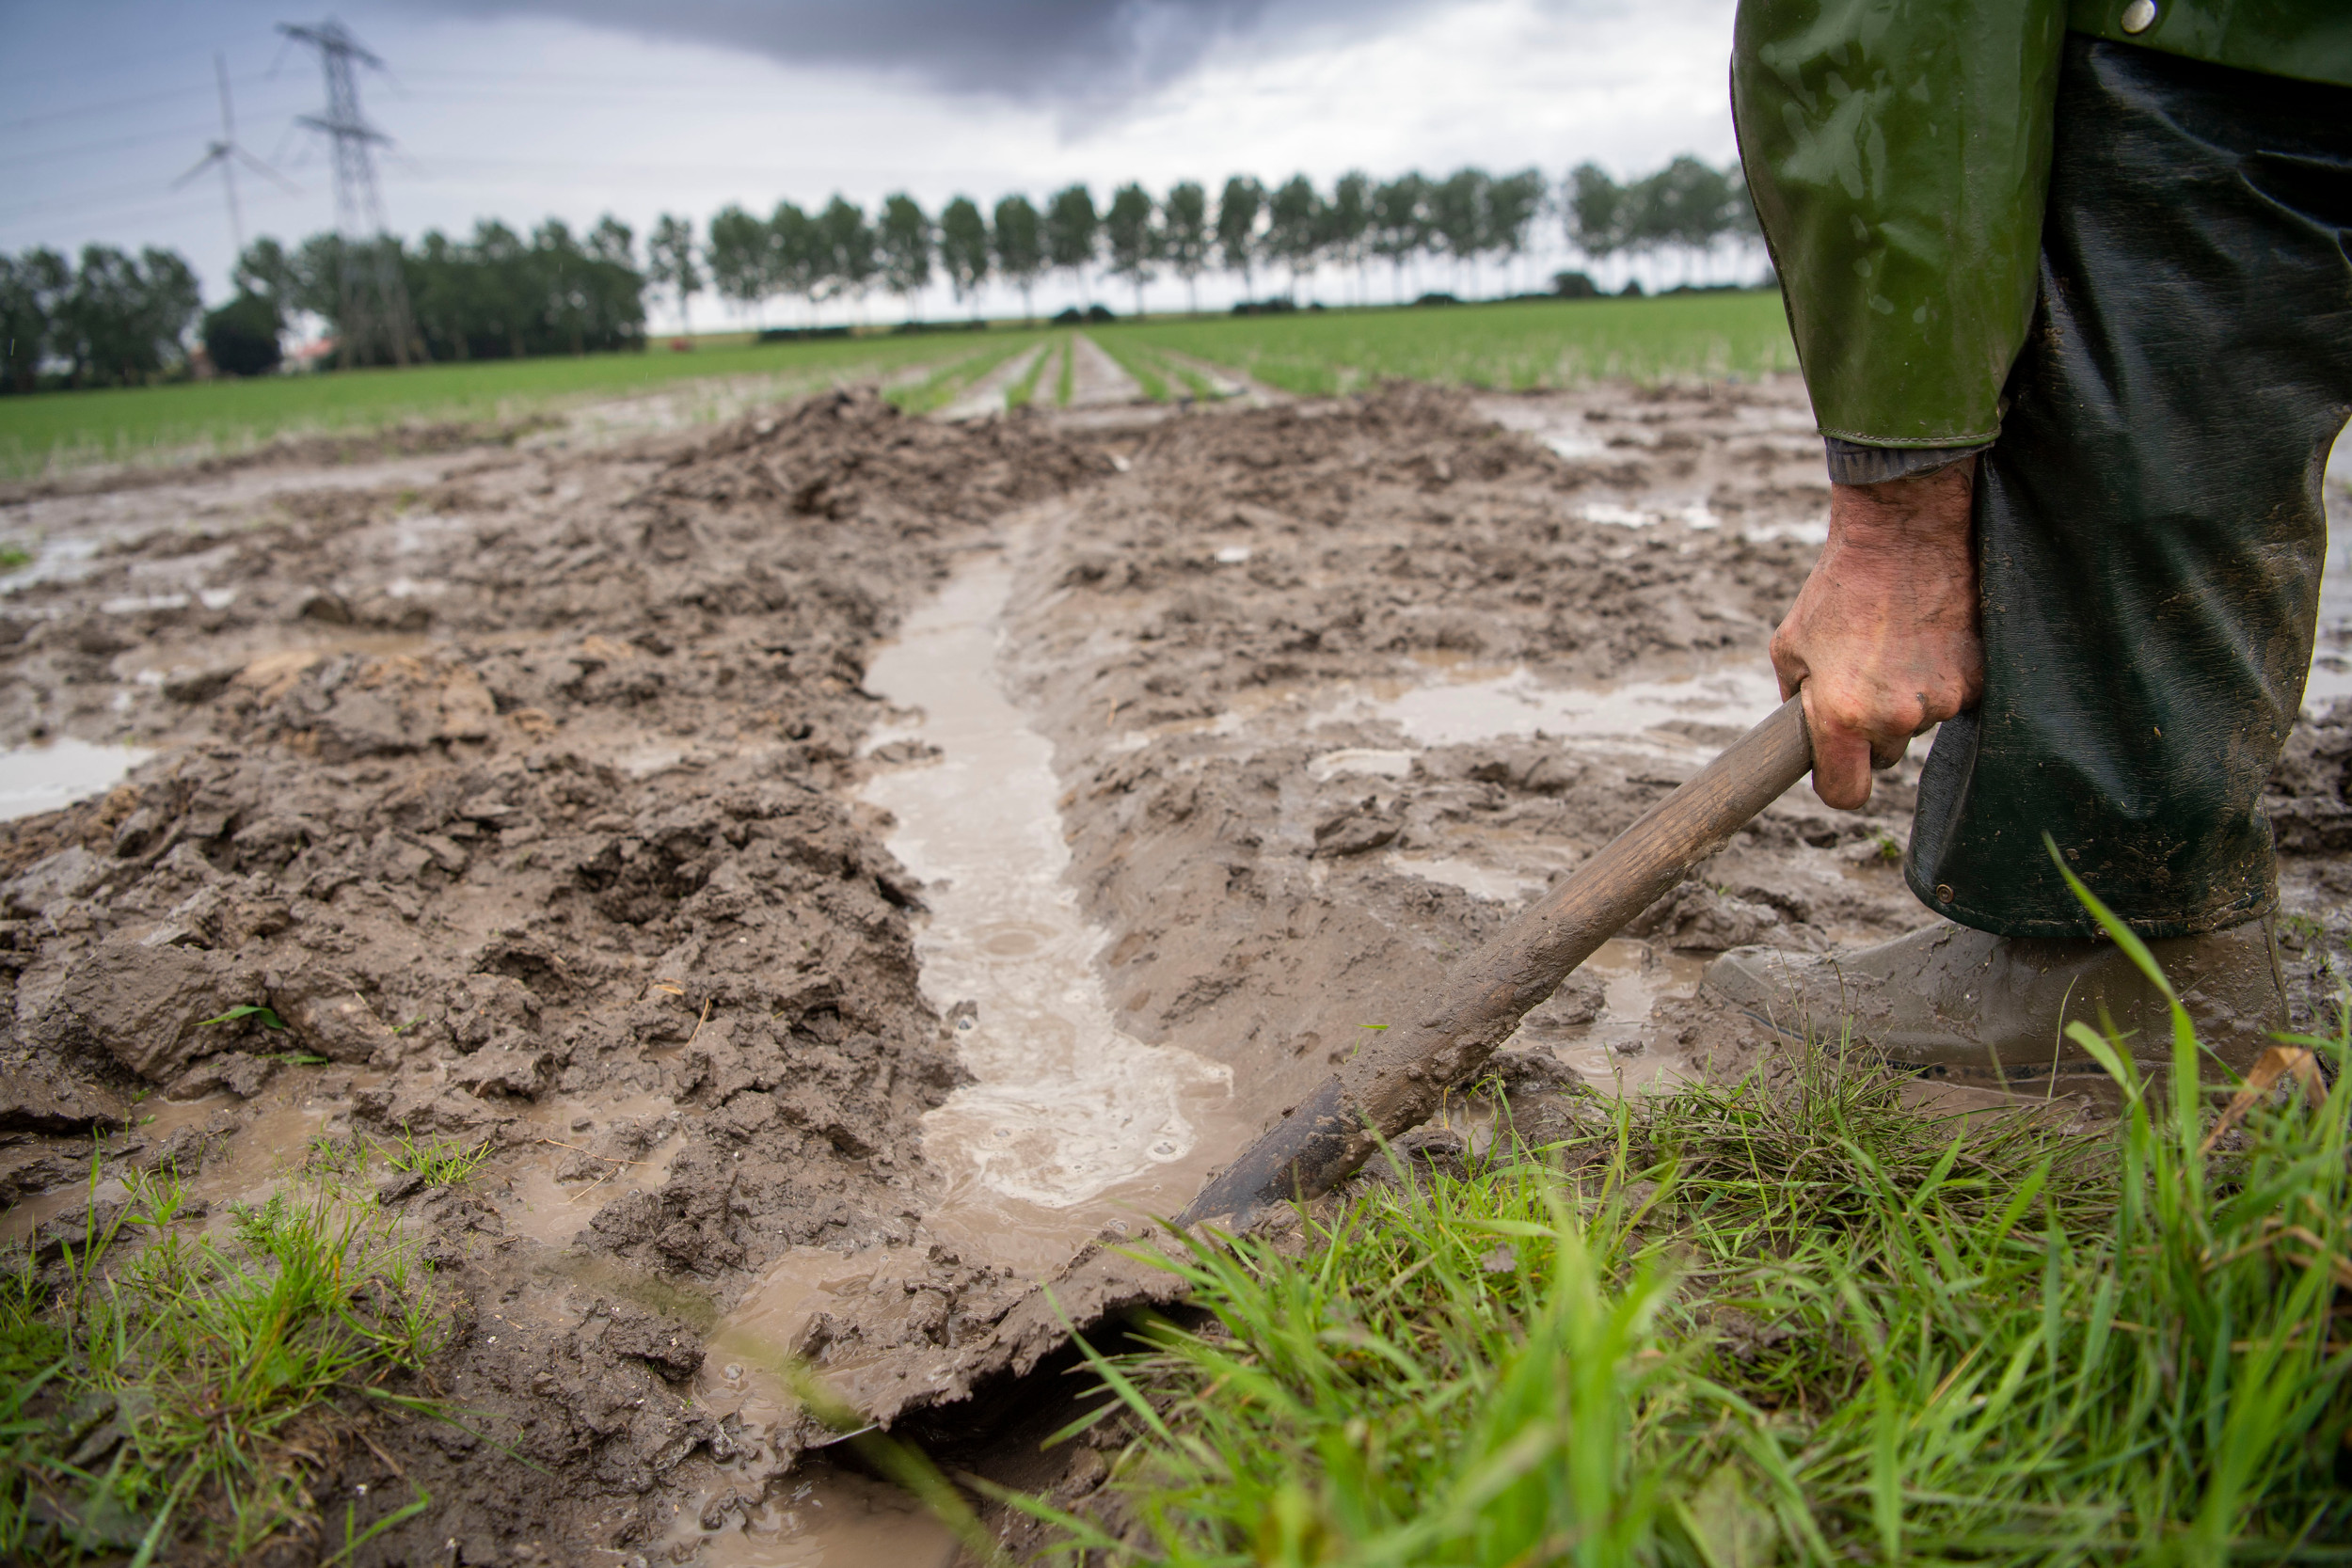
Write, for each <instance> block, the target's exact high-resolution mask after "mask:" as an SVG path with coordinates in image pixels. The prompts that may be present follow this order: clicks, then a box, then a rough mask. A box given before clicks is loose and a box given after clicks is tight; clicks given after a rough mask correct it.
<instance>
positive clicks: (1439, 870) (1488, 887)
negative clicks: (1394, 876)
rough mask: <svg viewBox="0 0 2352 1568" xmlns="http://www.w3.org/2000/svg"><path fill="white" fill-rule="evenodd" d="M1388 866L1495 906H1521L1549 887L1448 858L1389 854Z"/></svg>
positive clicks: (1494, 868)
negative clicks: (1492, 903)
mask: <svg viewBox="0 0 2352 1568" xmlns="http://www.w3.org/2000/svg"><path fill="white" fill-rule="evenodd" d="M1389 865H1390V866H1391V869H1393V870H1397V871H1402V872H1404V873H1405V874H1406V876H1408V877H1420V878H1422V879H1425V880H1428V881H1432V882H1443V883H1445V884H1446V885H1448V886H1449V887H1458V888H1460V889H1461V890H1462V891H1463V892H1464V893H1468V894H1471V895H1475V896H1477V897H1480V898H1486V899H1491V900H1493V901H1494V902H1495V903H1498V904H1523V903H1525V902H1526V901H1527V900H1528V899H1530V898H1532V897H1533V896H1534V895H1536V894H1538V893H1541V892H1542V891H1543V890H1544V889H1545V888H1546V887H1547V886H1549V883H1548V882H1546V881H1545V879H1543V878H1541V877H1530V876H1527V875H1525V874H1523V873H1519V872H1514V871H1504V870H1502V869H1501V868H1499V867H1497V866H1491V865H1481V864H1479V863H1477V862H1476V861H1467V860H1462V859H1460V858H1458V857H1455V856H1451V855H1438V856H1421V855H1391V856H1390V857H1389Z"/></svg>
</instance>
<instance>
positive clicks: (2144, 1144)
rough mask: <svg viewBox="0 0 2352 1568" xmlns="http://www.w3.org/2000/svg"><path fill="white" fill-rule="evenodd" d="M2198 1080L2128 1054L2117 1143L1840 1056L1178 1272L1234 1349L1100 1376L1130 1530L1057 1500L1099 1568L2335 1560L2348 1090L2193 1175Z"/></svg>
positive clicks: (1632, 1116)
mask: <svg viewBox="0 0 2352 1568" xmlns="http://www.w3.org/2000/svg"><path fill="white" fill-rule="evenodd" d="M2103 1043H2105V1042H2103ZM2312 1043H2313V1044H2314V1046H2315V1047H2316V1048H2317V1049H2320V1050H2321V1051H2322V1053H2323V1055H2325V1056H2326V1057H2328V1058H2329V1059H2331V1061H2332V1063H2333V1065H2334V1066H2335V1067H2336V1068H2337V1069H2342V1068H2343V1067H2344V1066H2345V1065H2347V1056H2348V1055H2352V1042H2347V1040H2346V1039H2345V1038H2343V1037H2339V1038H2338V1039H2336V1040H2333V1041H2329V1042H2326V1043H2325V1044H2324V1045H2319V1044H2318V1042H2312ZM2193 1050H2194V1042H2193V1040H2191V1041H2190V1042H2189V1046H2188V1050H2187V1052H2185V1053H2184V1056H2183V1061H2184V1063H2185V1064H2186V1065H2188V1066H2190V1067H2191V1069H2192V1071H2191V1073H2190V1075H2189V1077H2188V1078H2187V1080H2186V1082H2185V1085H2183V1084H2182V1082H2181V1081H2180V1079H2179V1078H2178V1075H2177V1074H2176V1075H2175V1078H2174V1082H2173V1085H2172V1087H2171V1089H2170V1091H2169V1093H2168V1095H2167V1096H2165V1097H2164V1098H2165V1099H2166V1101H2167V1104H2166V1105H2165V1106H2163V1107H2161V1108H2156V1107H2153V1106H2152V1105H2151V1103H2150V1101H2152V1099H2153V1098H2155V1097H2153V1096H2152V1095H2151V1094H2150V1092H2149V1091H2148V1087H2147V1085H2143V1084H2141V1083H2140V1081H2139V1080H2138V1078H2137V1074H2136V1072H2135V1069H2133V1067H2132V1065H2131V1063H2130V1062H2129V1061H2128V1060H2127V1059H2125V1058H2124V1057H2123V1056H2122V1054H2121V1053H2115V1052H2113V1051H2109V1052H2108V1055H2109V1057H2110V1059H2111V1060H2112V1062H2113V1068H2112V1070H2114V1071H2115V1072H2116V1074H2117V1075H2118V1079H2119V1082H2120V1084H2121V1085H2122V1091H2123V1093H2124V1095H2125V1096H2126V1102H2127V1106H2128V1110H2127V1114H2126V1115H2125V1117H2124V1118H2123V1119H2122V1122H2121V1123H2120V1124H2119V1125H2117V1126H2114V1127H2110V1128H2107V1129H2106V1130H2104V1131H2102V1132H2096V1133H2080V1132H2070V1131H2068V1130H2067V1129H2066V1128H2065V1127H2064V1126H2063V1125H2062V1124H2061V1122H2060V1120H2059V1118H2058V1114H2057V1113H2056V1112H2055V1111H2051V1112H2029V1113H2023V1114H2003V1115H1999V1116H1985V1115H1983V1114H1979V1115H1978V1116H1977V1117H1973V1118H1969V1119H1963V1118H1960V1117H1934V1116H1930V1115H1928V1114H1926V1113H1923V1112H1921V1111H1919V1110H1917V1109H1915V1107H1913V1106H1911V1105H1910V1104H1907V1103H1906V1102H1905V1101H1904V1099H1903V1098H1902V1095H1901V1092H1900V1091H1901V1086H1902V1085H1901V1083H1900V1081H1899V1080H1898V1079H1897V1078H1895V1077H1893V1076H1890V1075H1888V1074H1886V1073H1885V1072H1883V1071H1880V1070H1873V1069H1869V1068H1868V1067H1867V1066H1864V1065H1862V1064H1859V1063H1853V1062H1848V1061H1843V1060H1839V1059H1836V1057H1835V1056H1833V1055H1832V1054H1831V1053H1827V1052H1823V1051H1818V1050H1817V1051H1816V1052H1814V1053H1812V1054H1810V1055H1809V1056H1808V1057H1807V1058H1806V1059H1805V1060H1804V1061H1803V1062H1802V1063H1801V1064H1796V1065H1795V1066H1794V1067H1793V1068H1789V1067H1786V1066H1785V1067H1784V1069H1783V1070H1782V1072H1781V1073H1780V1074H1779V1075H1777V1076H1767V1075H1764V1074H1761V1073H1759V1074H1758V1075H1757V1076H1755V1077H1752V1078H1750V1079H1748V1080H1746V1081H1744V1082H1742V1083H1739V1084H1735V1085H1690V1086H1687V1087H1682V1088H1678V1089H1677V1090H1676V1091H1675V1092H1672V1093H1669V1094H1662V1095H1660V1096H1657V1097H1655V1098H1651V1099H1646V1100H1635V1101H1628V1102H1622V1103H1618V1104H1616V1105H1614V1106H1613V1107H1610V1108H1608V1109H1606V1110H1602V1109H1600V1108H1598V1107H1596V1108H1595V1109H1594V1110H1592V1111H1590V1112H1588V1113H1587V1114H1586V1115H1585V1117H1584V1118H1583V1120H1582V1122H1581V1125H1580V1129H1579V1131H1578V1132H1576V1133H1575V1134H1574V1135H1573V1136H1571V1137H1570V1138H1569V1139H1568V1140H1567V1141H1566V1142H1565V1143H1563V1144H1560V1145H1557V1146H1554V1147H1551V1148H1546V1149H1544V1150H1540V1151H1531V1150H1528V1149H1526V1148H1522V1147H1520V1146H1518V1145H1517V1144H1516V1143H1515V1142H1514V1141H1513V1140H1511V1139H1509V1138H1508V1137H1505V1138H1503V1139H1502V1140H1499V1146H1500V1152H1499V1153H1497V1154H1496V1155H1495V1156H1494V1157H1493V1158H1490V1159H1486V1160H1483V1161H1479V1162H1475V1163H1473V1164H1471V1165H1470V1168H1469V1169H1468V1170H1467V1172H1466V1173H1461V1174H1454V1173H1448V1172H1444V1171H1437V1172H1430V1173H1426V1174H1422V1175H1418V1176H1415V1177H1412V1178H1411V1179H1409V1180H1404V1181H1401V1182H1399V1183H1393V1184H1388V1183H1383V1184H1370V1185H1367V1186H1366V1187H1364V1188H1363V1189H1362V1190H1359V1191H1358V1192H1357V1193H1356V1195H1355V1196H1352V1197H1351V1198H1349V1199H1348V1200H1346V1201H1344V1202H1339V1203H1334V1204H1332V1205H1330V1206H1329V1207H1327V1209H1326V1210H1324V1211H1319V1212H1320V1213H1321V1214H1322V1216H1323V1217H1319V1218H1311V1219H1309V1220H1307V1221H1306V1222H1305V1224H1304V1226H1303V1229H1302V1230H1301V1231H1300V1232H1299V1233H1298V1234H1297V1235H1296V1236H1294V1237H1292V1238H1290V1239H1288V1240H1285V1241H1267V1240H1263V1239H1248V1240H1244V1241H1242V1242H1239V1243H1234V1244H1233V1245H1232V1246H1231V1247H1226V1246H1220V1245H1210V1244H1207V1243H1198V1242H1190V1241H1187V1242H1186V1243H1184V1245H1183V1246H1181V1247H1179V1248H1178V1249H1177V1251H1176V1253H1175V1256H1174V1257H1173V1258H1172V1259H1169V1260H1168V1266H1169V1267H1171V1268H1173V1269H1174V1270H1176V1272H1178V1273H1179V1274H1181V1275H1183V1276H1184V1278H1185V1279H1186V1280H1187V1282H1188V1283H1189V1284H1190V1286H1191V1288H1192V1294H1193V1300H1194V1302H1195V1304H1196V1305H1197V1306H1199V1307H1205V1308H1206V1309H1207V1311H1208V1313H1209V1314H1210V1318H1209V1321H1208V1322H1206V1323H1203V1324H1196V1325H1191V1326H1187V1325H1185V1324H1183V1323H1176V1322H1172V1321H1167V1320H1158V1321H1154V1322H1152V1323H1150V1324H1149V1326H1148V1327H1147V1328H1146V1330H1145V1332H1146V1333H1147V1334H1148V1336H1149V1338H1150V1339H1151V1340H1152V1345H1153V1347H1154V1348H1152V1349H1151V1350H1149V1351H1146V1352H1141V1353H1137V1354H1127V1355H1122V1356H1117V1357H1105V1356H1103V1355H1100V1354H1097V1355H1095V1356H1094V1358H1093V1359H1094V1365H1095V1367H1096V1369H1097V1370H1098V1372H1099V1373H1100V1374H1101V1376H1102V1378H1103V1381H1104V1386H1106V1387H1107V1388H1108V1389H1110V1390H1111V1392H1112V1394H1113V1396H1114V1398H1115V1400H1116V1402H1117V1404H1118V1406H1119V1407H1120V1408H1121V1409H1123V1410H1124V1411H1125V1413H1126V1418H1127V1419H1128V1420H1129V1421H1130V1422H1131V1423H1133V1425H1134V1427H1135V1429H1136V1432H1137V1433H1138V1435H1137V1436H1136V1438H1135V1440H1134V1441H1133V1442H1132V1443H1130V1444H1129V1446H1128V1447H1127V1449H1126V1450H1125V1451H1124V1452H1123V1453H1122V1454H1121V1455H1120V1459H1119V1461H1118V1463H1117V1464H1116V1465H1114V1467H1113V1478H1114V1479H1113V1482H1112V1485H1111V1487H1110V1489H1109V1492H1108V1494H1107V1496H1108V1497H1109V1499H1110V1500H1109V1502H1108V1503H1107V1505H1106V1506H1103V1507H1098V1508H1097V1509H1095V1510H1093V1511H1092V1512H1093V1513H1094V1515H1095V1517H1094V1518H1093V1519H1091V1520H1089V1519H1080V1518H1077V1517H1075V1516H1073V1515H1069V1514H1066V1513H1057V1512H1056V1511H1055V1510H1052V1509H1050V1508H1047V1507H1045V1506H1044V1505H1042V1504H1039V1503H1035V1502H1030V1503H1027V1504H1025V1506H1026V1507H1027V1508H1028V1509H1029V1511H1030V1512H1032V1513H1041V1514H1045V1515H1048V1516H1052V1517H1055V1518H1057V1520H1058V1521H1059V1523H1060V1525H1061V1527H1062V1528H1063V1531H1064V1537H1065V1541H1066V1544H1067V1545H1068V1548H1069V1550H1070V1551H1071V1552H1073V1553H1076V1552H1080V1551H1084V1550H1095V1551H1100V1552H1102V1553H1104V1556H1103V1557H1101V1558H1098V1559H1091V1561H1107V1562H1154V1563H1170V1564H1210V1563H1246V1562H1254V1563H1265V1564H1306V1563H1348V1564H1367V1565H1368V1564H1375V1563H1379V1564H1390V1563H1393V1564H1400V1565H1401V1564H1407V1563H1414V1564H1418V1563H1449V1564H1454V1563H1459V1564H1480V1565H1486V1564H1493V1565H1497V1568H1501V1565H1503V1564H1534V1563H1555V1562H1557V1563H1567V1562H1575V1563H1590V1564H1601V1563H1609V1564H1616V1563H1628V1562H1655V1563H1661V1564H1692V1565H1705V1568H1724V1565H1727V1564H1732V1563H1760V1562H1767V1561H1774V1560H1777V1561H1783V1562H1792V1563H1793V1562H1803V1563H1820V1564H1830V1563H1842V1562H1850V1561H1868V1562H1895V1561H1918V1562H1957V1561H1963V1560H1964V1561H1968V1562H1976V1563H2019V1564H2023V1563H2027V1562H2032V1563H2049V1562H2086V1563H2090V1562H2097V1563H2105V1562H2123V1561H2141V1560H2146V1561H2163V1562H2184V1563H2220V1562H2223V1561H2226V1560H2232V1559H2245V1558H2252V1559H2262V1560H2278V1559H2285V1558H2298V1557H2300V1558H2312V1559H2318V1558H2327V1559H2330V1560H2336V1559H2341V1558H2342V1557H2344V1555H2346V1554H2345V1551H2344V1548H2345V1546H2346V1545H2347V1544H2352V1493H2347V1492H2346V1491H2345V1489H2344V1483H2343V1481H2342V1479H2341V1477H2342V1475H2343V1472H2344V1440H2345V1436H2346V1433H2347V1429H2348V1428H2352V1384H2348V1383H2347V1377H2346V1373H2347V1370H2352V1334H2348V1335H2346V1336H2345V1338H2337V1337H2336V1328H2335V1324H2336V1323H2337V1322H2338V1321H2339V1314H2340V1313H2342V1312H2344V1311H2345V1310H2347V1308H2345V1307H2340V1306H2339V1294H2338V1292H2339V1290H2340V1289H2342V1287H2341V1286H2340V1283H2339V1281H2340V1280H2352V1086H2347V1085H2346V1084H2345V1082H2344V1079H2343V1078H2342V1077H2341V1076H2339V1077H2338V1078H2337V1079H2336V1080H2335V1084H2336V1086H2335V1087H2334V1088H2333V1089H2332V1090H2331V1091H2329V1092H2328V1095H2327V1097H2326V1098H2325V1100H2324V1101H2321V1102H2320V1103H2316V1104H2314V1103H2312V1102H2310V1101H2308V1100H2304V1099H2296V1100H2290V1101H2284V1102H2273V1101H2264V1102H2263V1103H2261V1104H2259V1105H2258V1106H2257V1107H2256V1108H2255V1109H2254V1110H2253V1111H2252V1113H2251V1114H2250V1115H2249V1117H2248V1118H2247V1120H2246V1121H2245V1123H2244V1124H2243V1128H2242V1133H2243V1147H2242V1148H2238V1149H2236V1150H2235V1151H2234V1152H2229V1153H2223V1154H2217V1155H2213V1156H2210V1157H2201V1156H2200V1154H2199V1152H2198V1150H2199V1144H2200V1141H2201V1126H2202V1124H2203V1121H2204V1120H2205V1119H2207V1117H2208V1116H2209V1112H2208V1110H2207V1109H2206V1108H2205V1107H2204V1105H2203V1103H2202V1101H2201V1096H2200V1093H2199V1091H2198V1089H2197V1086H2196V1079H2195V1076H2194V1072H2193V1066H2194V1057H2193Z"/></svg>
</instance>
